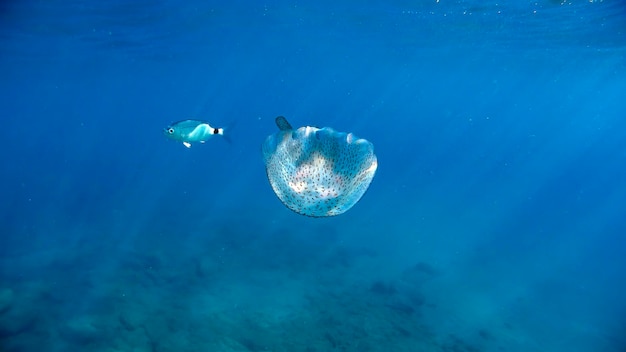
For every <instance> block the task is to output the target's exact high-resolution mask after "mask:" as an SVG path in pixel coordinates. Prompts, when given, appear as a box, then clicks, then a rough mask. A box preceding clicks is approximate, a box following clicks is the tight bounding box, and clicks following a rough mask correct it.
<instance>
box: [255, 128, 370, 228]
mask: <svg viewBox="0 0 626 352" xmlns="http://www.w3.org/2000/svg"><path fill="white" fill-rule="evenodd" d="M276 125H277V126H278V128H279V131H278V132H277V133H275V134H273V135H270V136H268V137H267V139H266V140H265V142H264V143H263V149H262V150H263V159H264V161H265V169H266V172H267V178H268V180H269V182H270V185H271V186H272V189H273V190H274V193H275V194H276V196H278V198H279V199H280V201H281V202H282V203H283V204H284V205H285V206H287V208H289V209H291V210H293V211H294V212H296V213H298V214H302V215H306V216H311V217H326V216H335V215H339V214H343V213H345V212H346V211H348V210H349V209H350V208H352V207H353V206H354V205H355V204H356V203H357V202H358V201H359V200H360V199H361V197H362V196H363V194H364V193H365V191H367V188H368V187H369V185H370V183H371V182H372V179H373V178H374V174H375V173H376V168H377V167H378V162H377V160H376V155H375V154H374V146H373V145H372V143H370V142H368V141H367V140H365V139H361V138H357V137H356V136H355V135H354V134H352V133H344V132H338V131H335V130H334V129H332V128H330V127H324V128H317V127H311V126H306V127H300V128H298V129H295V130H294V129H293V128H292V127H291V124H289V122H288V121H287V119H285V118H284V117H282V116H279V117H277V118H276Z"/></svg>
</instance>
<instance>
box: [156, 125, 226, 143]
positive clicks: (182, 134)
mask: <svg viewBox="0 0 626 352" xmlns="http://www.w3.org/2000/svg"><path fill="white" fill-rule="evenodd" d="M163 134H165V136H166V137H167V138H169V139H172V140H175V141H179V142H183V145H184V146H185V147H187V148H191V143H196V142H200V143H204V142H206V141H208V140H209V139H211V137H213V136H214V135H216V134H217V135H220V136H223V135H224V129H223V128H215V127H212V126H211V125H209V124H208V123H206V122H204V121H200V120H183V121H178V122H174V123H173V124H171V125H169V126H167V128H164V129H163Z"/></svg>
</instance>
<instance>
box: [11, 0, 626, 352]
mask: <svg viewBox="0 0 626 352" xmlns="http://www.w3.org/2000/svg"><path fill="white" fill-rule="evenodd" d="M625 9H626V6H624V4H623V2H621V1H617V0H615V1H610V0H609V1H606V0H605V1H595V2H590V1H564V2H563V3H559V2H557V1H517V2H515V4H496V3H493V2H491V3H489V2H483V1H475V2H471V1H454V2H452V1H445V0H440V1H439V2H436V1H419V2H409V1H392V2H382V1H381V2H368V3H366V4H363V3H359V2H354V3H349V2H343V3H341V4H337V3H336V2H333V1H322V2H315V4H313V3H300V2H289V1H284V2H277V1H274V2H248V1H235V2H229V4H228V5H225V4H220V3H212V2H204V1H187V2H184V4H182V5H181V4H180V3H179V2H176V1H170V2H168V1H160V2H150V1H136V2H132V3H131V2H127V1H107V2H96V1H86V2H80V1H48V2H40V1H13V2H11V1H5V2H3V3H2V5H1V7H0V38H1V40H2V45H1V46H0V96H1V97H2V98H1V99H0V116H2V138H0V148H1V150H2V173H1V179H0V181H1V185H2V187H1V188H0V189H1V191H0V198H1V199H2V203H0V207H1V208H2V213H1V216H2V217H1V222H0V229H1V230H0V231H1V232H0V234H1V237H0V254H1V255H2V257H1V260H0V280H1V281H0V288H2V287H7V288H10V289H12V290H13V291H14V292H16V293H15V295H18V296H19V295H20V294H19V292H29V291H28V290H29V289H28V288H24V287H25V286H24V285H25V284H24V283H29V282H30V283H32V282H40V281H41V280H42V277H43V278H45V277H57V275H58V277H62V276H63V275H69V276H72V275H73V274H71V270H78V271H79V272H80V270H81V266H83V265H85V264H84V263H87V262H89V263H90V264H89V265H88V267H89V270H90V271H97V272H103V273H106V275H104V274H103V275H104V276H105V277H115V276H116V275H117V272H116V270H118V269H117V268H118V264H117V263H119V262H120V261H122V260H125V259H124V258H128V257H129V256H133V255H136V253H146V252H150V253H152V252H157V253H161V254H160V256H161V257H160V258H161V260H162V261H164V262H167V261H168V260H171V259H167V258H172V256H175V257H177V258H186V259H190V260H191V259H193V258H195V257H197V256H198V255H199V254H198V252H197V247H202V246H205V245H206V242H204V241H205V240H206V238H211V236H213V231H214V230H215V229H223V228H228V229H230V230H229V231H231V233H232V236H233V237H236V238H241V241H244V242H245V241H252V240H253V239H255V238H257V237H261V238H262V237H264V236H267V235H268V234H267V233H266V230H267V229H275V228H285V229H288V231H287V233H288V234H287V238H290V241H296V242H297V243H299V245H300V246H304V247H306V246H313V245H314V243H315V237H316V236H322V235H323V233H324V232H328V231H331V232H336V233H337V234H336V236H337V238H335V239H333V241H334V240H336V241H339V242H341V243H343V244H344V245H345V246H346V247H347V248H361V247H364V248H370V249H375V250H376V251H377V256H376V259H375V260H374V262H373V263H371V265H372V266H373V267H376V268H377V270H378V271H377V275H380V277H382V278H383V279H385V280H387V279H388V278H389V277H393V275H395V274H394V273H396V272H401V271H402V270H403V269H404V268H406V267H410V266H412V265H415V263H418V262H425V263H429V265H432V266H433V267H436V268H438V270H439V271H441V272H443V273H445V274H443V278H440V279H439V281H438V282H437V283H436V284H433V286H432V287H430V288H425V289H424V295H426V296H427V297H433V298H432V299H433V300H437V304H438V306H439V307H445V308H441V309H442V310H441V311H445V312H446V313H441V315H446V316H449V315H453V316H457V317H459V318H458V319H460V321H462V323H457V324H458V325H459V326H461V327H466V328H468V329H469V327H473V326H476V325H477V324H478V323H476V322H477V321H478V322H480V324H483V325H484V323H485V321H492V320H493V319H495V318H494V317H501V316H503V315H506V316H507V317H508V318H509V319H510V320H512V321H515V322H517V323H518V324H519V327H518V331H521V333H520V335H523V336H524V338H523V339H522V338H518V339H512V340H514V341H515V344H513V343H512V342H507V341H508V340H506V338H499V341H500V342H499V343H500V344H501V347H502V346H504V348H505V350H520V351H535V350H537V351H548V350H564V348H566V349H567V350H570V351H574V350H580V351H587V350H588V351H622V349H623V348H624V346H625V345H626V340H624V334H626V319H625V318H624V317H625V316H626V303H625V301H624V299H623V296H624V292H626V266H625V265H626V235H625V234H626V220H624V212H625V209H626V62H625V58H626V56H625V54H626V10H625ZM277 115H284V116H287V117H288V119H289V120H290V121H291V123H292V124H293V125H294V126H304V125H315V126H320V127H321V126H331V127H333V128H335V129H337V130H340V131H349V132H353V133H355V134H356V135H357V136H359V137H362V138H366V139H368V140H370V141H371V142H372V143H374V146H375V151H376V154H377V156H378V161H379V169H378V173H377V175H376V177H375V178H374V181H373V183H372V185H371V187H370V189H369V191H368V192H367V193H366V195H365V196H364V197H363V199H362V200H361V202H360V203H358V204H357V205H356V206H355V207H354V208H353V209H352V210H351V211H349V212H348V213H346V214H344V215H342V216H339V217H336V218H330V219H309V218H304V217H300V216H298V215H296V214H294V213H291V212H290V211H289V210H287V209H286V208H284V207H283V206H282V204H280V202H279V201H278V200H277V198H276V197H275V196H274V195H273V193H272V191H271V188H270V187H269V184H268V183H267V180H266V178H265V171H264V166H263V162H262V159H261V155H260V146H261V144H262V142H263V140H264V138H265V137H266V136H267V135H269V134H271V133H274V132H275V131H276V127H275V125H274V122H273V119H274V117H275V116H277ZM186 118H197V119H204V120H206V121H208V122H210V123H211V124H212V125H215V126H218V127H221V126H233V127H232V129H231V130H230V131H229V132H230V134H231V138H232V143H230V144H229V143H227V142H225V141H224V140H218V139H217V138H216V139H215V140H211V141H209V142H208V143H207V144H206V145H197V146H194V147H192V148H191V149H187V148H184V147H183V146H182V145H181V144H177V143H174V142H172V141H168V140H166V138H164V136H163V135H162V134H161V129H162V128H163V127H165V126H167V125H168V124H169V123H170V122H172V121H177V120H181V119H186ZM320 229H322V230H320ZM324 229H325V230H324ZM329 229H330V230H329ZM268 231H269V230H268ZM272 231H273V230H272ZM322 237H323V236H322ZM294 238H296V239H294ZM283 240H285V239H284V238H283V239H280V241H283ZM277 241H279V240H277ZM299 241H301V242H299ZM322 242H323V241H322ZM318 245H319V244H318ZM322 246H323V245H322ZM269 247H270V248H271V249H272V250H275V251H276V253H273V252H272V251H270V250H268V248H263V249H262V250H263V252H262V253H261V252H259V253H258V257H256V259H255V260H256V261H255V260H252V261H251V263H250V265H251V266H252V267H255V266H262V265H263V261H264V260H269V259H268V258H271V257H272V256H284V255H287V254H285V253H282V252H281V251H283V250H284V248H283V249H281V246H280V245H276V244H274V245H270V246H269ZM169 251H171V253H170V252H169ZM259 251H261V250H260V249H259ZM85 252H88V253H89V254H88V255H86V257H87V258H82V257H81V253H85ZM162 253H167V254H162ZM248 254H249V253H248ZM237 255H243V254H237V253H235V254H233V256H237ZM294 255H296V256H301V255H302V254H301V253H296V254H294ZM76 257H81V259H80V260H78V259H77V260H78V263H82V264H76V262H74V263H73V264H67V266H62V265H58V266H55V265H53V264H51V263H57V262H59V260H61V259H67V258H76ZM305 257H306V256H305ZM164 258H165V259H164ZM264 258H265V259H264ZM61 261H62V260H61ZM69 262H71V260H70V261H69ZM275 270H276V271H277V272H278V271H280V270H282V268H280V267H279V268H275ZM315 270H322V269H319V268H318V269H315ZM76 275H79V274H76ZM107 275H108V276H107ZM320 275H323V274H320ZM355 280H357V281H358V280H360V279H359V278H356V279H355ZM44 281H45V280H44ZM97 281H98V282H101V281H100V280H97ZM42 285H44V286H45V287H49V286H46V285H50V283H44V284H42ZM26 287H27V286H26ZM94 291H98V289H97V288H95V289H94ZM155 291H159V289H158V288H156V289H155ZM68 292H75V291H74V290H73V289H69V288H68ZM443 293H445V294H443ZM180 294H181V295H184V290H183V291H181V293H180ZM61 295H65V294H61ZM68 295H69V293H68ZM146 295H148V293H146ZM446 295H447V296H446ZM72 297H73V298H72V299H71V301H72V302H74V303H73V304H67V306H64V305H60V306H61V307H62V308H61V309H59V311H56V313H55V314H57V315H55V317H59V318H58V319H62V318H61V317H62V316H63V314H64V313H63V312H71V313H67V315H68V316H71V315H74V314H76V312H74V311H72V309H73V308H75V307H76V305H78V306H81V307H91V308H90V309H93V306H95V305H97V304H96V303H92V299H93V298H91V297H90V296H89V294H84V295H80V296H79V297H77V296H72ZM43 302H44V303H45V302H46V301H43ZM76 302H79V303H78V304H76ZM80 302H82V303H80ZM477 302H481V303H480V304H479V303H477ZM48 303H49V302H48ZM481 304H483V305H484V306H485V307H490V308H485V309H486V310H487V311H488V313H485V310H484V309H482V308H481V307H483V306H481ZM468 307H470V308H468ZM494 307H495V308H494ZM503 307H506V308H507V310H506V313H503V310H505V308H503ZM511 307H515V308H511ZM42 309H45V308H42ZM85 309H86V310H89V309H87V308H85ZM489 309H491V310H489ZM433 316H437V314H433ZM440 318H441V317H440ZM441 319H442V320H443V318H441ZM52 321H54V319H52ZM1 323H2V321H0V324H1ZM48 323H50V324H52V322H51V321H48ZM41 324H43V323H41ZM425 324H431V322H428V321H426V322H425ZM432 324H433V326H435V327H434V328H433V330H435V331H437V332H438V333H439V332H440V331H448V330H446V329H452V330H455V331H458V330H459V329H460V330H463V328H459V327H458V326H457V325H454V328H453V327H450V325H449V324H445V323H442V322H441V321H439V320H437V319H434V321H433V322H432ZM34 330H36V331H40V330H41V329H39V330H38V329H34ZM1 331H2V329H0V332H1ZM26 333H28V332H26ZM461 335H462V334H461ZM496 335H497V333H496ZM511 335H513V333H511ZM0 336H3V339H7V341H8V339H14V338H15V335H13V334H4V335H3V334H1V333H0ZM44 340H45V339H44ZM496 340H498V339H496ZM521 340H523V341H524V342H520V341H521ZM45 341H48V342H49V341H56V340H54V339H53V340H45ZM10 343H13V342H10ZM59 343H61V342H59ZM65 343H70V344H71V342H65ZM129 345H132V344H129ZM7 346H9V347H7V349H9V350H10V349H11V348H12V347H10V346H13V345H10V344H9V342H7ZM489 346H491V345H489ZM180 348H182V349H181V350H185V348H183V347H179V349H180ZM274 348H275V349H274V350H279V349H278V348H277V347H274ZM482 348H483V350H491V349H492V348H493V350H495V349H496V347H482ZM354 350H359V349H358V348H356V349H354ZM383 350H384V349H383Z"/></svg>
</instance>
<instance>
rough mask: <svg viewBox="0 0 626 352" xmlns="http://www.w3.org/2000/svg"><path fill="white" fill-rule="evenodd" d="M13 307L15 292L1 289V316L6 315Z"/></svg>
mask: <svg viewBox="0 0 626 352" xmlns="http://www.w3.org/2000/svg"><path fill="white" fill-rule="evenodd" d="M12 306H13V290H11V289H10V288H3V289H0V314H3V313H6V312H7V311H8V310H9V309H11V307H12Z"/></svg>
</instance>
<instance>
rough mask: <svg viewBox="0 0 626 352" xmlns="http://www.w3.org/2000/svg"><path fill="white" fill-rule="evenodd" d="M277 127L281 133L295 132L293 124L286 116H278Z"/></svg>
mask: <svg viewBox="0 0 626 352" xmlns="http://www.w3.org/2000/svg"><path fill="white" fill-rule="evenodd" d="M276 126H278V128H279V129H280V130H281V131H289V130H293V127H291V124H290V123H289V122H288V121H287V119H286V118H285V117H284V116H278V117H277V118H276Z"/></svg>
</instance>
